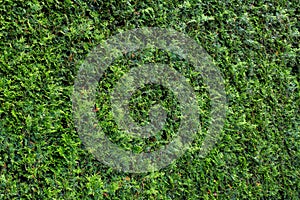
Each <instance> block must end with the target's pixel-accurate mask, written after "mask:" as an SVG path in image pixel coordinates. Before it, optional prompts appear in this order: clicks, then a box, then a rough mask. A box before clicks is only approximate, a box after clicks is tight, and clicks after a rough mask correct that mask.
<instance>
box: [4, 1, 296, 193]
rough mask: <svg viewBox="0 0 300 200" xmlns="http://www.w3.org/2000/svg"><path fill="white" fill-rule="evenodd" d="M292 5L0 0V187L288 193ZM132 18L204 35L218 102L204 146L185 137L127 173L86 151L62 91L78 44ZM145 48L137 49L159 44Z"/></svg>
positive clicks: (82, 47)
mask: <svg viewBox="0 0 300 200" xmlns="http://www.w3.org/2000/svg"><path fill="white" fill-rule="evenodd" d="M299 9H300V6H299V2H298V1H297V0H289V1H287V0H280V1H275V0H273V1H270V0H269V1H262V0H259V1H241V0H230V1H229V0H224V1H216V0H205V1H196V0H187V1H184V2H182V1H177V0H174V1H169V0H167V1H163V0H156V1H149V0H146V1H129V0H128V1H125V0H116V1H114V0H112V1H107V2H106V1H96V0H95V1H87V0H84V1H80V0H68V1H64V3H62V2H61V1H54V0H49V1H37V0H35V1H33V0H32V1H20V0H4V1H0V155H1V157H0V170H1V172H0V198H1V199H134V198H136V199H244V198H248V199H298V198H299V196H300V193H299V191H300V178H299V177H300V135H299V127H300V126H299V113H300V112H299V108H300V99H299V97H300V91H299V77H300V75H299V74H300V70H299V51H300V47H299V36H300V33H299V28H300V25H299V19H300V15H299V13H300V12H299ZM139 27H163V28H173V29H175V30H177V31H180V32H183V33H185V34H187V35H189V36H190V37H192V38H194V39H195V40H196V41H197V42H198V44H199V45H201V46H202V47H204V48H205V49H206V51H207V52H208V53H209V54H210V55H211V56H212V57H213V59H214V61H215V64H216V66H217V67H218V69H219V70H220V71H221V72H222V74H223V76H224V79H225V86H226V93H227V98H228V110H227V118H226V123H225V126H224V129H223V131H222V132H221V133H220V134H221V140H220V142H219V143H218V144H217V145H216V146H215V147H214V149H213V150H212V151H211V152H210V153H209V154H208V156H207V157H205V158H201V157H200V156H199V154H198V151H197V148H198V147H199V145H200V143H198V142H197V141H196V142H195V143H194V145H193V146H192V148H191V150H190V151H188V152H187V153H186V154H185V155H184V156H183V157H182V158H180V159H178V160H177V161H176V162H174V163H172V164H171V165H170V166H168V167H167V168H165V169H162V170H160V171H158V172H153V173H145V174H129V173H123V172H118V171H115V170H113V169H112V168H110V167H109V166H106V165H104V164H102V163H100V162H98V161H97V160H96V159H95V158H94V157H93V155H92V154H90V153H89V152H87V151H86V149H85V148H84V145H83V144H82V142H81V140H80V139H79V136H78V133H77V132H76V129H75V127H74V122H73V116H72V102H71V99H70V97H71V94H72V89H73V84H74V79H75V78H76V74H77V71H78V69H79V67H80V64H81V63H82V62H83V60H84V59H85V58H86V56H87V54H88V52H89V51H90V50H91V49H92V48H93V47H95V46H96V45H97V44H99V43H100V42H101V41H103V40H105V39H107V38H109V36H112V35H114V34H116V33H119V32H120V31H122V30H130V29H133V28H139ZM149 52H150V53H149V55H147V56H144V57H142V59H146V60H147V59H152V57H155V56H157V55H160V54H159V53H155V52H154V53H153V52H151V50H149ZM151 56H152V57H151ZM122 62H124V60H123V61H120V63H122ZM125 64H126V63H125ZM187 74H189V71H187ZM115 76H116V74H114V72H110V74H109V77H112V79H107V83H109V81H110V80H111V81H112V80H113V77H115ZM112 82H113V81H112ZM111 86H113V83H112V84H111V85H109V86H108V89H109V88H110V87H111ZM105 87H106V86H105ZM100 88H101V87H100ZM148 89H149V88H148ZM150 89H151V88H150ZM154 89H159V88H154ZM159 91H160V90H159ZM160 92H161V91H160ZM160 92H158V94H156V95H160ZM104 96H105V95H104ZM103 98H104V97H103ZM137 98H138V94H137ZM149 98H150V99H151V98H153V97H151V96H150V97H149ZM104 99H105V98H104ZM99 100H100V98H99ZM140 104H141V105H143V101H141V102H137V107H138V108H139V109H138V110H142V111H143V109H146V108H147V106H149V105H146V107H145V108H144V107H139V106H140ZM104 109H105V107H104ZM103 112H105V111H102V110H101V112H99V115H101V113H102V114H103ZM135 115H137V120H138V119H140V120H142V119H143V118H145V117H147V114H145V113H144V112H140V113H139V112H138V111H136V112H135ZM206 116H207V113H206V114H205V113H204V116H203V117H204V118H205V117H206ZM100 117H101V116H100ZM141 118H142V119H141ZM101 123H102V124H103V125H104V126H106V125H107V126H108V127H109V125H110V124H109V121H107V122H101ZM204 129H205V126H204ZM169 137H172V135H169ZM167 138H168V137H167ZM111 139H112V140H114V139H116V138H114V137H113V136H112V137H111ZM159 139H160V141H162V142H163V140H164V139H166V138H165V137H162V138H159ZM116 141H117V139H116ZM151 142H153V141H150V142H148V143H146V144H141V143H138V142H137V143H135V145H140V146H138V148H142V146H141V145H150V146H151V145H152V146H153V145H156V144H154V143H153V144H152V143H151ZM158 145H159V142H158ZM124 148H127V147H124ZM133 148H134V147H133Z"/></svg>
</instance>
